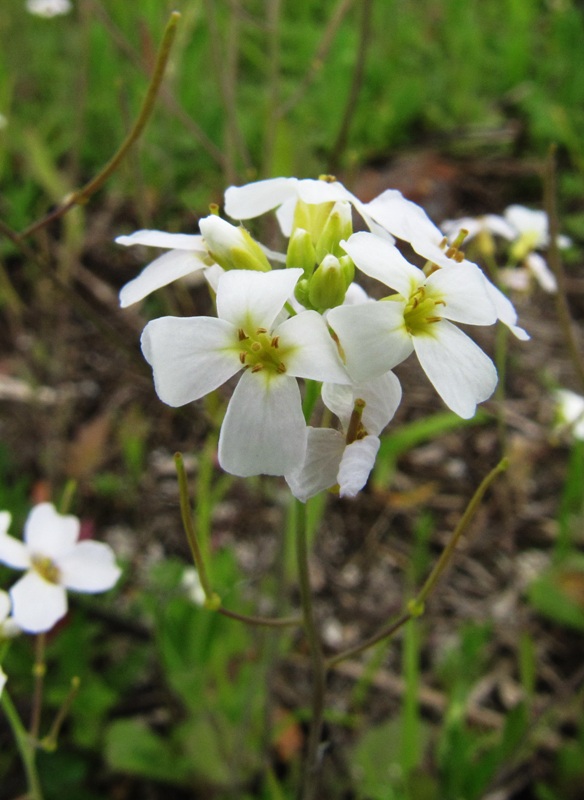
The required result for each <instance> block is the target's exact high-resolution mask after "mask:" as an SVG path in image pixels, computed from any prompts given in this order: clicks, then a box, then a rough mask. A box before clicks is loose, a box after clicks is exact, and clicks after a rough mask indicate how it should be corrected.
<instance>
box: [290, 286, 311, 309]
mask: <svg viewBox="0 0 584 800" xmlns="http://www.w3.org/2000/svg"><path fill="white" fill-rule="evenodd" d="M308 289H309V282H308V281H307V280H306V278H300V280H299V281H298V283H297V284H296V287H295V288H294V297H295V298H296V299H297V300H298V302H299V303H300V305H302V306H304V308H309V309H311V310H312V311H314V309H313V307H312V305H311V304H310V300H309V299H308Z"/></svg>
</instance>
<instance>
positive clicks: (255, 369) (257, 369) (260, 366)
mask: <svg viewBox="0 0 584 800" xmlns="http://www.w3.org/2000/svg"><path fill="white" fill-rule="evenodd" d="M263 368H264V365H263V364H254V366H253V367H252V368H251V371H252V372H261V370H262V369H263Z"/></svg>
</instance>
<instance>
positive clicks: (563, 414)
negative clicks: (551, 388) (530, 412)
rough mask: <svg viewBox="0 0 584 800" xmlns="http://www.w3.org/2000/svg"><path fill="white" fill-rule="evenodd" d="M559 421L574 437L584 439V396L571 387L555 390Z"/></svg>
mask: <svg viewBox="0 0 584 800" xmlns="http://www.w3.org/2000/svg"><path fill="white" fill-rule="evenodd" d="M554 397H555V400H556V414H557V418H558V423H559V425H560V426H561V427H562V428H564V429H565V428H567V429H568V430H569V431H570V433H571V434H572V436H573V437H574V439H580V440H581V441H584V397H582V396H581V395H579V394H576V392H571V391H570V390H569V389H558V390H557V391H556V392H554Z"/></svg>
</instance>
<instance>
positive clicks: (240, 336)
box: [237, 328, 249, 342]
mask: <svg viewBox="0 0 584 800" xmlns="http://www.w3.org/2000/svg"><path fill="white" fill-rule="evenodd" d="M237 338H238V339H239V341H240V342H243V340H244V339H247V338H249V337H248V335H247V333H246V332H245V331H244V330H243V328H239V330H238V331H237Z"/></svg>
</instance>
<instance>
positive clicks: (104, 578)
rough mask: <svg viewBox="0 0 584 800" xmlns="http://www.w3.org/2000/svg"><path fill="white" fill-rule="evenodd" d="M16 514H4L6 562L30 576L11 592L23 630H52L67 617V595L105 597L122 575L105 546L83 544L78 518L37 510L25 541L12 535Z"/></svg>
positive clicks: (1, 534)
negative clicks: (84, 593) (69, 592)
mask: <svg viewBox="0 0 584 800" xmlns="http://www.w3.org/2000/svg"><path fill="white" fill-rule="evenodd" d="M9 525H10V514H9V513H8V512H6V511H3V512H0V561H2V562H3V563H4V564H8V566H10V567H14V568H15V569H24V570H26V573H25V575H24V576H23V577H22V578H20V580H19V581H17V582H16V583H15V584H14V586H13V587H12V589H11V590H10V599H11V600H12V616H13V619H14V621H15V623H16V624H17V625H18V626H19V627H20V628H22V630H24V631H27V632H29V633H40V632H41V631H48V630H50V629H51V628H52V627H53V625H55V623H56V622H58V621H59V620H60V619H61V617H63V616H64V615H65V613H66V612H67V590H68V589H70V590H73V591H77V592H89V593H92V594H93V593H96V592H105V591H107V590H108V589H111V588H112V586H113V585H114V584H115V583H116V581H117V580H118V578H119V577H120V574H121V571H120V569H119V567H118V566H117V565H116V563H115V557H114V553H113V551H112V549H111V547H109V545H107V544H104V543H102V542H94V541H83V542H79V541H78V538H79V531H80V524H79V520H78V519H77V517H73V516H65V515H62V514H59V513H58V512H57V511H56V510H55V508H54V506H53V505H52V504H51V503H39V505H37V506H35V507H34V508H33V509H32V511H31V512H30V514H29V515H28V518H27V520H26V523H25V525H24V541H22V542H21V541H20V540H18V539H15V538H14V537H12V536H9V535H8V527H9Z"/></svg>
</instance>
